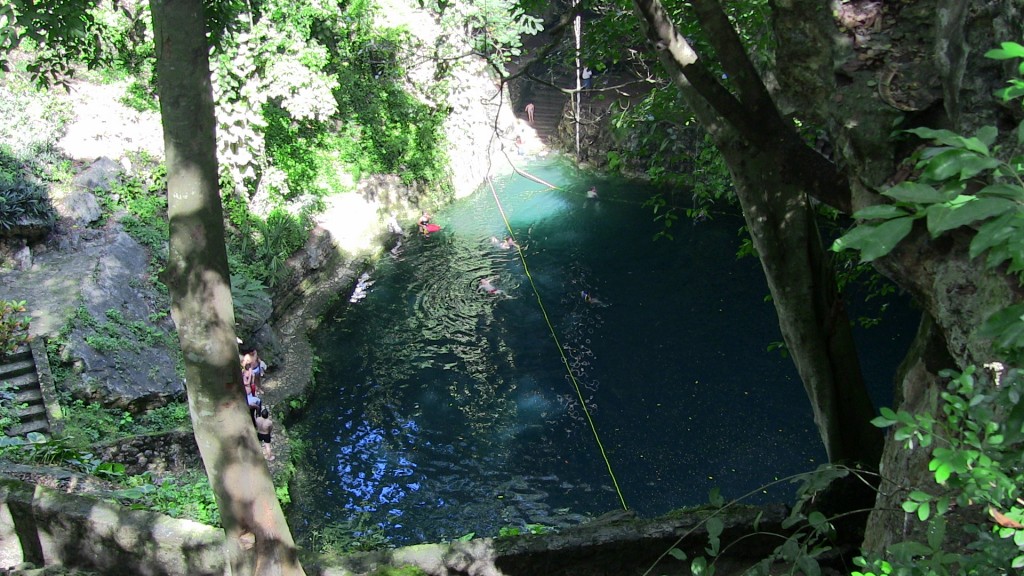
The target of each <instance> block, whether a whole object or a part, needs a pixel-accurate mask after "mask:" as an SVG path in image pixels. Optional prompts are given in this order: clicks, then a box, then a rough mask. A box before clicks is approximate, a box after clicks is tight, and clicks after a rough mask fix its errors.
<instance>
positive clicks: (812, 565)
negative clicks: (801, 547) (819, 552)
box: [796, 556, 821, 576]
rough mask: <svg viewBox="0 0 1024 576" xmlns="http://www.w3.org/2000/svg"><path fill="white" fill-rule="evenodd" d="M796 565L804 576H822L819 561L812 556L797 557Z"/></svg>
mask: <svg viewBox="0 0 1024 576" xmlns="http://www.w3.org/2000/svg"><path fill="white" fill-rule="evenodd" d="M796 565H797V567H799V568H800V570H801V571H802V572H803V574H804V576H820V575H821V567H820V566H818V561H817V560H815V559H814V558H811V557H810V556H797V558H796Z"/></svg>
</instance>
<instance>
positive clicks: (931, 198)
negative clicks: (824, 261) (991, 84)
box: [832, 42, 1024, 364]
mask: <svg viewBox="0 0 1024 576" xmlns="http://www.w3.org/2000/svg"><path fill="white" fill-rule="evenodd" d="M1021 54H1024V46H1021V45H1019V44H1016V43H1013V42H1007V43H1003V45H1002V48H1001V49H999V50H992V51H989V52H988V54H987V55H988V56H989V57H992V58H998V59H1009V58H1018V57H1021V56H1020V55H1021ZM1021 70H1022V71H1024V63H1022V64H1021ZM1021 82H1022V81H1021V80H1020V79H1015V80H1013V81H1011V87H1010V88H1011V89H1007V90H1003V91H1001V92H1000V95H1001V97H1002V98H1003V99H1004V100H1007V101H1009V100H1012V99H1015V98H1021V97H1024V91H1022V90H1020V87H1021V86H1022V84H1021ZM904 133H909V134H914V135H916V136H918V137H920V138H925V139H928V140H930V141H931V142H932V143H933V146H930V147H927V148H925V149H923V150H921V151H918V152H917V153H915V154H914V156H913V160H914V163H915V164H914V165H915V168H916V169H917V170H918V171H919V176H918V178H917V179H915V180H907V181H904V182H901V183H899V184H896V185H895V186H892V187H891V188H889V189H888V190H885V191H883V192H882V195H884V196H886V197H888V198H889V199H891V200H892V203H891V204H884V205H877V206H871V207H868V208H865V209H863V210H860V211H858V212H857V213H856V214H854V217H856V218H858V219H861V220H864V221H865V222H863V223H861V224H859V225H858V226H857V227H855V228H854V229H853V230H851V231H850V232H848V233H847V234H845V235H843V236H842V237H840V238H838V239H837V240H836V241H835V242H834V243H833V245H832V248H833V250H836V251H842V250H848V249H853V250H859V252H860V256H861V260H862V261H871V260H874V259H876V258H880V257H882V256H885V255H886V254H888V253H889V252H891V251H892V249H893V248H894V247H895V246H896V245H897V244H898V243H899V242H900V241H901V240H903V239H904V238H905V237H906V236H907V235H908V234H910V232H911V230H912V228H913V226H914V223H915V222H916V221H919V220H923V221H924V222H925V226H926V228H927V230H928V233H929V235H930V236H931V237H932V238H937V237H939V236H941V235H943V234H945V233H947V232H949V231H951V230H955V229H959V228H962V227H970V228H972V229H973V230H974V235H973V237H972V239H971V243H970V247H969V255H970V257H971V258H979V257H984V258H985V265H986V266H987V267H988V268H990V269H994V268H998V267H1005V270H1006V271H1007V272H1008V273H1010V274H1015V275H1017V277H1018V279H1021V278H1024V156H1015V157H1012V158H1009V159H1004V158H1002V157H1001V156H1000V148H999V147H998V146H997V144H996V140H997V137H998V136H999V133H998V131H997V129H996V128H995V127H992V126H986V127H983V128H981V129H979V130H978V131H977V133H976V134H975V135H974V136H970V137H967V136H962V135H960V134H956V133H955V132H951V131H949V130H937V129H932V128H915V129H912V130H906V131H904ZM1017 136H1018V139H1017V143H1018V145H1019V144H1024V122H1022V123H1021V125H1020V126H1018V129H1017ZM980 333H981V334H982V335H983V336H985V337H987V338H990V339H991V340H992V343H993V345H994V348H995V349H996V350H997V351H998V352H1001V353H1003V354H1005V355H1006V356H1007V358H1009V359H1010V360H1012V361H1014V362H1015V363H1017V364H1019V363H1020V362H1021V361H1022V360H1024V346H1022V344H1024V307H1022V306H1020V305H1016V306H1012V307H1010V308H1007V309H1006V310H1002V311H1000V312H997V313H996V314H994V315H992V316H991V317H990V318H988V319H987V320H986V322H985V324H984V325H983V326H982V329H981V331H980Z"/></svg>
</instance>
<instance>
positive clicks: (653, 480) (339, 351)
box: [292, 161, 915, 544]
mask: <svg viewBox="0 0 1024 576" xmlns="http://www.w3.org/2000/svg"><path fill="white" fill-rule="evenodd" d="M531 173H533V174H535V175H537V176H539V177H540V178H542V179H544V180H547V181H549V182H553V183H555V184H557V185H559V186H560V189H557V190H551V189H547V188H545V187H544V186H542V185H540V184H536V183H534V182H531V181H529V180H527V179H525V178H522V177H518V176H513V177H508V178H505V179H503V180H500V181H497V182H496V183H495V186H496V190H497V195H498V198H499V199H500V203H501V206H502V207H503V209H504V212H505V215H506V216H507V218H508V221H509V223H510V224H511V228H512V231H513V233H514V235H515V238H516V240H517V241H518V242H519V244H520V245H521V246H522V247H523V253H524V254H525V260H526V267H524V263H523V262H522V261H521V260H520V258H519V255H518V253H517V252H516V251H515V250H506V249H503V248H502V247H501V246H498V245H495V244H494V243H493V242H492V241H491V238H492V236H493V237H496V238H503V237H504V236H506V235H507V231H506V228H505V223H504V220H503V219H502V215H501V212H500V211H499V209H498V207H497V206H498V204H497V203H496V201H495V198H494V196H493V195H492V194H491V192H490V190H489V189H486V188H485V189H484V190H481V191H480V192H478V193H477V194H475V195H474V196H472V197H470V198H467V199H465V200H462V201H459V202H457V203H456V204H454V205H453V206H451V207H449V208H446V209H445V210H444V211H442V212H440V213H437V214H435V221H436V222H437V223H439V224H441V225H442V226H443V230H442V231H441V232H439V233H436V234H433V235H431V236H430V237H427V238H424V237H421V236H414V237H412V238H410V239H409V240H407V241H406V242H405V243H404V245H403V247H402V250H401V252H400V253H399V254H398V256H397V257H386V258H384V259H383V260H382V261H381V262H380V263H379V265H378V266H377V267H376V269H374V270H373V271H371V275H372V278H373V281H374V283H373V284H372V285H371V287H370V290H369V293H368V296H367V297H366V298H365V299H363V300H361V301H359V302H357V303H355V304H349V303H348V302H347V301H345V302H343V303H342V305H340V306H339V307H338V308H337V309H336V310H334V311H333V312H332V313H331V314H329V315H328V316H327V317H326V318H325V320H324V322H323V324H322V326H321V328H320V329H319V331H318V333H317V335H316V337H315V346H316V350H317V355H318V356H319V358H320V372H319V374H318V376H317V384H316V387H315V391H314V392H313V394H312V396H311V398H310V400H309V405H310V406H312V407H314V408H312V409H310V410H309V412H308V415H307V416H306V417H305V418H304V420H303V421H302V422H301V423H299V424H297V425H295V426H294V429H293V433H295V434H298V435H299V436H300V437H302V438H303V439H304V440H305V441H306V442H307V443H308V446H309V449H308V453H309V456H310V459H309V461H307V462H305V464H304V466H302V468H303V470H302V471H301V472H302V473H301V474H300V478H301V481H300V484H299V486H297V487H296V489H295V490H293V491H292V494H293V498H294V507H293V518H292V524H293V527H294V528H295V529H296V530H297V532H299V533H300V534H302V533H308V532H309V531H311V530H314V529H318V528H320V527H322V526H324V525H325V524H326V523H329V522H332V521H344V520H346V519H349V518H352V517H353V516H354V515H356V514H358V513H365V514H364V515H363V521H364V525H377V526H380V527H382V528H383V530H384V533H385V534H386V535H387V536H389V537H390V538H391V540H392V542H394V543H396V544H398V543H409V542H417V541H439V540H443V539H451V538H456V537H458V536H461V535H463V534H466V533H469V532H475V533H477V534H478V535H494V534H496V533H497V532H498V530H499V529H501V528H502V527H505V526H520V527H521V526H522V525H523V524H526V523H538V524H546V525H554V526H561V525H566V524H571V523H575V522H578V521H580V520H582V519H583V518H584V517H585V516H587V515H598V514H601V513H604V512H608V511H611V510H616V509H621V508H622V502H623V501H625V503H626V504H627V505H628V506H629V507H630V508H632V509H635V510H636V511H637V512H638V513H639V514H641V515H643V516H654V515H658V514H661V513H664V512H667V511H669V510H671V509H673V508H678V507H681V506H689V505H697V504H701V503H704V502H706V501H707V495H708V492H709V490H710V489H711V488H713V487H719V488H720V489H721V491H722V493H723V495H724V496H725V497H726V498H734V497H738V496H741V495H743V494H745V493H747V492H749V491H754V492H755V496H754V497H753V499H752V501H756V502H765V501H785V500H788V499H789V498H790V497H791V494H792V493H793V488H794V486H793V485H791V484H785V485H781V486H779V487H777V488H772V489H770V490H764V491H762V490H758V488H759V487H760V486H763V485H765V484H768V483H770V482H772V481H773V480H775V479H777V478H780V477H785V476H787V475H790V474H793V473H797V472H802V471H806V470H809V469H813V468H814V467H816V466H817V465H819V464H821V463H823V462H825V455H824V450H823V448H822V447H821V443H820V440H819V438H818V436H817V433H816V431H815V428H814V423H813V420H812V416H811V409H810V406H809V404H808V401H807V398H806V396H805V394H804V392H803V388H802V385H801V384H800V381H799V379H798V377H797V375H796V371H795V369H794V368H793V366H792V364H791V362H790V361H789V360H788V359H786V358H783V357H782V356H781V355H780V354H779V353H778V352H769V351H767V348H768V346H769V344H770V343H772V342H774V341H777V340H780V339H781V337H780V335H779V332H778V324H777V320H776V318H775V313H774V310H773V308H772V305H771V303H770V302H768V301H766V299H765V296H766V295H767V293H768V290H767V286H766V284H765V281H764V278H763V276H762V272H761V270H760V267H759V264H758V262H757V261H756V260H755V259H753V258H742V259H737V258H736V257H735V253H736V250H737V248H738V246H739V242H740V239H741V237H740V236H739V234H738V231H739V228H740V226H741V225H742V220H741V218H740V217H739V215H737V214H719V215H717V216H716V217H715V218H713V219H711V220H707V221H703V222H700V223H697V224H691V223H690V222H689V221H682V222H681V223H678V224H677V225H676V226H674V227H673V228H672V230H671V231H672V233H673V235H674V240H672V241H667V240H664V239H662V240H658V241H654V240H653V237H654V235H655V233H656V232H658V231H659V230H660V229H661V228H660V226H661V225H660V224H659V223H657V222H654V221H653V219H652V214H651V211H650V209H649V208H644V207H643V206H642V203H643V201H644V200H645V199H646V198H647V197H648V196H649V195H650V194H651V193H652V191H651V190H650V189H646V188H645V185H644V184H641V183H636V182H630V181H623V180H616V181H610V180H601V179H596V178H594V177H588V176H586V175H581V174H578V173H576V172H575V171H573V170H572V169H571V168H569V167H567V166H565V165H562V164H560V163H559V162H557V161H550V162H548V163H547V164H537V165H534V166H533V167H532V168H531ZM591 185H596V186H597V187H598V190H599V192H600V198H599V199H597V200H591V199H587V198H586V194H585V191H586V190H587V189H588V188H589V187H590V186H591ZM527 270H528V271H529V275H528V274H527V273H526V271H527ZM483 278H487V279H490V280H491V282H492V284H493V285H494V286H495V287H497V288H500V289H501V290H502V291H504V294H493V295H492V294H487V293H486V292H482V291H480V290H479V283H480V280H481V279H483ZM531 278H532V282H531ZM534 285H535V286H536V289H537V291H538V293H539V299H538V297H537V296H536V295H535V293H534V290H533V286H534ZM584 291H585V292H587V293H588V294H590V295H591V297H592V301H591V302H587V301H586V300H585V299H584V298H583V297H582V295H581V293H582V292H584ZM538 300H539V301H538ZM540 303H543V307H542V306H541V304H540ZM914 327H915V325H914V314H913V313H911V312H910V311H897V312H892V311H890V314H889V316H888V317H887V321H886V323H885V324H883V326H882V327H878V328H873V329H871V330H870V331H868V332H865V333H863V334H861V335H860V336H859V337H860V340H861V345H862V352H861V353H862V357H864V358H870V361H869V362H865V367H864V369H865V373H866V377H867V378H868V379H869V381H870V382H871V385H872V392H873V394H874V396H875V400H876V403H884V404H889V397H890V394H891V392H890V389H891V386H890V379H891V377H892V374H893V370H894V368H895V367H896V365H897V364H898V362H899V361H900V359H901V356H902V354H903V352H904V351H905V349H906V344H907V343H908V342H909V340H910V338H911V336H912V335H913V329H914ZM552 330H553V331H554V336H553V335H552ZM556 338H557V340H556ZM563 359H564V361H563ZM565 362H567V363H568V365H569V366H570V367H571V368H572V376H570V373H569V370H567V367H566V364H565ZM574 380H575V383H576V386H578V388H579V393H577V391H576V386H574V383H573V381H574ZM581 396H582V398H583V403H582V404H584V405H585V406H586V407H587V410H584V406H583V405H581V402H580V400H579V398H580V397H581ZM588 414H589V417H588ZM591 422H592V423H593V428H592V427H591V424H590V423H591ZM594 430H596V436H595V432H594ZM599 442H600V446H603V448H604V455H602V452H601V450H600V449H599ZM605 456H606V457H607V462H606V460H605ZM609 468H610V469H611V472H609ZM612 474H614V478H615V480H616V482H613V481H612ZM616 483H617V485H618V490H616V488H615V485H616Z"/></svg>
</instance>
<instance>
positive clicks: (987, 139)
mask: <svg viewBox="0 0 1024 576" xmlns="http://www.w3.org/2000/svg"><path fill="white" fill-rule="evenodd" d="M998 136H999V130H998V129H997V128H996V127H995V126H982V127H981V129H980V130H978V134H977V135H975V138H977V139H978V140H979V141H980V142H981V143H982V144H984V145H985V151H986V155H987V153H988V147H989V146H991V145H992V144H993V143H994V142H995V141H996V138H997V137H998Z"/></svg>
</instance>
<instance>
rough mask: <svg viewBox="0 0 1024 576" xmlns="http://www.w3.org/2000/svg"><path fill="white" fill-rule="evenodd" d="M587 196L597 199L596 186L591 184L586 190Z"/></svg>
mask: <svg viewBox="0 0 1024 576" xmlns="http://www.w3.org/2000/svg"><path fill="white" fill-rule="evenodd" d="M587 198H589V199H591V200H597V186H591V187H590V190H587Z"/></svg>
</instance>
